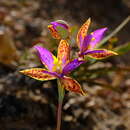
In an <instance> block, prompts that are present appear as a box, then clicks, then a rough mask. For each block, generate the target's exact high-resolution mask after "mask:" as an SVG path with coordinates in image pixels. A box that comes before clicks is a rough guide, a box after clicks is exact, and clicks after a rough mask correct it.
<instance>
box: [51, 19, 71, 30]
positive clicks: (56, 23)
mask: <svg viewBox="0 0 130 130" xmlns="http://www.w3.org/2000/svg"><path fill="white" fill-rule="evenodd" d="M51 25H53V26H54V28H55V29H56V27H57V26H60V27H63V28H64V29H67V30H68V29H69V25H68V24H67V22H65V21H63V20H57V21H54V22H51Z"/></svg>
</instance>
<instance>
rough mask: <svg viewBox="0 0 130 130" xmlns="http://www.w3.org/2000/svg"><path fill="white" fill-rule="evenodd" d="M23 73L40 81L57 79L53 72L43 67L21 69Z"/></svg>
mask: <svg viewBox="0 0 130 130" xmlns="http://www.w3.org/2000/svg"><path fill="white" fill-rule="evenodd" d="M20 72H21V73H23V74H25V75H27V76H29V77H32V78H34V79H37V80H40V81H46V80H52V79H56V76H54V74H53V73H51V72H48V71H47V70H45V69H42V68H31V69H26V70H22V71H20Z"/></svg>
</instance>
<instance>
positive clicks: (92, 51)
mask: <svg viewBox="0 0 130 130" xmlns="http://www.w3.org/2000/svg"><path fill="white" fill-rule="evenodd" d="M90 23H91V20H90V19H88V20H87V21H86V22H85V23H84V24H83V25H82V26H81V28H80V29H79V32H78V34H77V45H78V47H79V49H80V51H79V58H81V57H82V58H83V57H84V56H85V55H87V56H90V57H91V58H95V59H103V58H106V57H109V56H112V55H117V53H116V52H114V51H110V50H107V49H96V47H97V45H98V43H99V42H100V41H101V40H102V39H103V37H104V34H105V32H106V31H107V28H101V29H97V30H95V31H94V32H92V33H90V34H87V32H88V28H89V26H90Z"/></svg>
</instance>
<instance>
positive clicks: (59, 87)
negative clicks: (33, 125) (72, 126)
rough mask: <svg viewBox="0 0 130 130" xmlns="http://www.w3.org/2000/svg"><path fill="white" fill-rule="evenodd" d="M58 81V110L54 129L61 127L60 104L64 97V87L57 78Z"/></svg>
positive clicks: (58, 129) (57, 129)
mask: <svg viewBox="0 0 130 130" xmlns="http://www.w3.org/2000/svg"><path fill="white" fill-rule="evenodd" d="M57 83H58V94H59V98H58V111H57V127H56V130H60V128H61V112H62V104H63V99H64V88H63V86H62V85H61V83H60V80H57Z"/></svg>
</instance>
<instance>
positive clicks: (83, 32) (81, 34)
mask: <svg viewBox="0 0 130 130" xmlns="http://www.w3.org/2000/svg"><path fill="white" fill-rule="evenodd" d="M90 23H91V19H90V18H89V19H88V20H87V21H86V22H85V23H84V24H83V25H82V26H81V28H80V29H79V31H78V34H77V45H78V47H79V48H80V43H81V42H82V41H83V40H84V37H85V36H86V35H87V32H88V28H89V25H90Z"/></svg>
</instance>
